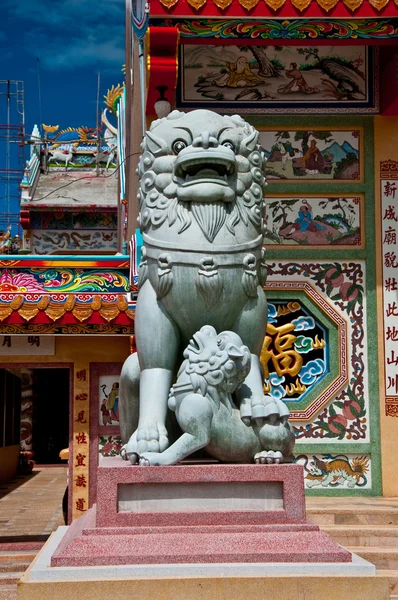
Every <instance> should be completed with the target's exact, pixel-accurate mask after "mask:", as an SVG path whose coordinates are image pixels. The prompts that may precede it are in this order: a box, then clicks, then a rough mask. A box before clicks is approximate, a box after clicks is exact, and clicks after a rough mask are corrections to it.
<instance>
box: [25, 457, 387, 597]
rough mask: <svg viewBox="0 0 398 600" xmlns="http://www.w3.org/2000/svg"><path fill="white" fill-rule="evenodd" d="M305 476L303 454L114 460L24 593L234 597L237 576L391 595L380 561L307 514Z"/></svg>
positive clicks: (263, 590) (268, 590)
mask: <svg viewBox="0 0 398 600" xmlns="http://www.w3.org/2000/svg"><path fill="white" fill-rule="evenodd" d="M303 482H304V480H303V472H302V467H301V466H299V465H293V464H288V465H218V464H210V465H209V464H208V465H177V466H172V467H133V466H131V465H130V464H128V463H126V462H123V461H121V460H120V459H118V458H107V459H104V460H103V461H102V463H101V465H100V467H99V469H98V481H97V505H96V506H93V507H92V508H91V509H90V510H89V511H88V512H87V513H86V514H85V515H84V516H83V517H82V518H81V519H79V520H78V521H75V522H74V523H73V524H72V525H71V526H70V527H69V528H59V530H58V531H57V532H56V533H55V534H54V535H53V537H52V538H51V539H50V540H49V542H48V544H47V545H46V546H45V547H44V549H43V550H42V551H41V553H39V555H38V558H37V559H36V560H35V561H34V563H33V565H32V566H31V568H30V569H29V570H28V571H27V573H26V574H25V576H24V578H23V580H22V582H21V584H20V586H19V596H18V597H19V598H20V600H25V599H27V598H29V600H34V599H35V597H36V596H34V595H32V591H35V590H40V593H43V591H46V594H47V593H48V595H45V596H44V595H43V596H41V597H51V598H52V600H60V599H61V598H62V599H65V600H66V598H70V597H72V595H71V594H72V592H73V590H75V589H81V586H83V588H84V594H83V596H81V597H85V598H90V597H91V595H92V596H94V595H95V596H96V598H104V599H108V598H109V600H110V599H111V598H112V600H114V598H118V600H123V599H124V598H126V599H127V598H131V596H132V595H134V596H136V595H137V594H138V593H141V590H142V593H143V594H145V596H148V594H150V595H154V596H155V597H157V598H159V599H160V598H161V599H165V600H166V599H169V598H170V600H174V599H175V597H176V596H180V595H181V594H183V595H184V598H188V600H189V599H191V598H192V600H197V599H198V600H199V598H206V599H207V598H209V597H212V596H214V597H217V600H224V599H225V600H229V597H230V595H231V593H232V592H231V590H230V585H232V584H233V587H234V597H235V598H236V597H240V595H242V598H243V594H244V595H245V598H246V597H247V595H251V596H254V598H260V597H261V598H262V597H265V596H268V597H270V598H273V597H277V596H278V600H285V599H286V600H290V599H292V600H293V598H294V599H295V600H296V598H297V597H302V598H303V599H304V598H305V600H307V599H308V600H313V599H314V600H315V598H319V594H318V595H317V593H318V592H319V590H320V587H319V586H321V587H322V588H323V589H324V590H329V591H327V594H326V593H323V596H324V597H326V598H328V599H329V598H330V599H337V600H343V598H344V600H345V599H346V596H347V594H348V590H350V591H349V594H350V598H351V599H356V598H357V597H358V600H359V598H360V599H361V600H387V599H388V580H387V579H381V578H376V577H374V573H375V568H374V566H373V565H371V564H370V563H367V562H366V561H364V560H362V559H360V558H359V557H357V556H355V555H352V554H351V553H350V552H349V551H347V550H345V549H344V548H342V547H341V546H339V545H338V544H336V543H335V542H334V541H333V540H332V539H331V538H330V537H329V536H328V535H327V534H326V533H324V532H321V531H320V529H319V527H318V526H317V525H315V524H313V523H310V522H308V521H307V520H306V516H305V499H304V483H303ZM260 580H261V585H260ZM348 581H350V584H348V583H347V582H348ZM332 582H333V584H332ZM122 583H123V585H122ZM74 586H77V587H76V588H75V587H74ZM79 586H80V587H79ZM353 589H355V590H360V594H358V596H356V595H355V594H356V592H355V593H354V595H353ZM144 590H145V592H144ZM205 590H206V591H205ZM298 590H301V591H302V595H301V596H300V595H297V594H298ZM73 593H74V592H73ZM300 593H301V592H300ZM68 594H69V595H68ZM37 597H39V596H37Z"/></svg>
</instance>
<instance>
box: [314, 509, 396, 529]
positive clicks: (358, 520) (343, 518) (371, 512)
mask: <svg viewBox="0 0 398 600" xmlns="http://www.w3.org/2000/svg"><path fill="white" fill-rule="evenodd" d="M307 518H308V519H309V520H310V521H313V522H314V523H317V524H318V525H320V526H321V527H323V526H324V525H381V526H383V525H384V526H387V525H398V509H395V508H391V509H385V508H371V507H369V508H368V507H366V509H365V510H364V509H363V508H362V507H361V508H360V509H354V508H353V509H347V508H339V507H336V508H331V507H325V508H324V509H318V508H308V507H307Z"/></svg>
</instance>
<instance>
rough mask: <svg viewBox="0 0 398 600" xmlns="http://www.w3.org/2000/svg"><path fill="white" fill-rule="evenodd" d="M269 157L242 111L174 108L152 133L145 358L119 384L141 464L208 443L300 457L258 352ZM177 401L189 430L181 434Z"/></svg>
mask: <svg viewBox="0 0 398 600" xmlns="http://www.w3.org/2000/svg"><path fill="white" fill-rule="evenodd" d="M264 163H265V158H264V155H263V152H262V150H261V148H260V146H259V144H258V132H257V131H256V130H255V129H254V128H253V127H252V126H251V125H249V124H248V123H246V122H245V121H244V120H243V119H242V118H241V117H239V116H237V115H233V116H221V115H219V114H217V113H214V112H211V111H208V110H196V111H192V112H190V113H187V114H185V113H182V112H179V111H173V112H172V113H170V114H169V115H168V116H167V117H165V118H163V119H159V120H158V121H155V122H154V123H152V125H151V128H150V130H149V131H148V132H147V134H146V136H145V138H144V141H143V143H142V155H141V158H140V161H139V166H138V173H139V178H140V183H139V190H138V198H139V202H140V216H139V225H140V228H141V232H142V236H143V241H144V248H143V253H142V261H141V264H140V267H139V286H140V289H139V294H138V300H137V308H136V318H135V334H136V345H137V353H136V354H133V355H131V356H130V357H129V358H128V359H127V360H126V362H125V364H124V365H123V369H122V373H121V379H120V389H119V392H120V395H119V415H120V427H121V435H122V441H123V443H124V447H123V450H122V455H123V457H124V458H126V459H128V458H129V459H130V461H131V462H132V463H137V462H140V463H141V464H172V463H174V462H178V461H179V460H181V459H182V458H184V457H185V456H188V455H189V454H191V453H192V452H194V451H195V450H197V449H199V448H204V447H205V448H206V450H207V451H208V452H209V454H211V455H212V456H215V457H216V458H219V459H220V460H223V461H228V462H252V461H253V460H258V461H259V462H265V461H266V462H275V461H277V462H281V461H283V460H290V459H291V454H292V450H293V446H294V436H293V434H292V432H291V431H290V429H289V425H288V423H287V417H288V414H289V411H288V409H287V408H286V406H285V405H284V404H283V403H282V402H280V401H275V400H273V399H272V398H267V397H266V396H264V392H263V373H262V367H261V363H260V359H259V355H260V351H261V347H262V344H263V340H264V336H265V332H266V326H267V301H266V299H265V295H264V291H263V285H264V283H265V279H266V265H265V262H264V250H263V217H264V200H263V196H264V189H265V185H266V183H265V177H264ZM221 332H224V333H221ZM217 333H219V335H218V336H217ZM219 341H220V344H221V346H222V349H221V350H220V349H219V350H217V348H218V346H217V344H218V342H219ZM188 342H189V343H188ZM187 344H188V345H187ZM197 345H198V346H199V348H196V346H197ZM216 346H217V348H216ZM221 346H220V348H221ZM184 347H186V348H187V349H186V350H185V354H184V357H185V362H184V363H183V365H182V367H181V369H180V370H179V374H178V376H177V383H175V384H174V385H173V382H174V381H175V376H176V373H177V371H178V369H179V366H180V364H181V361H182V359H183V355H182V350H183V348H184ZM227 347H228V348H229V351H230V352H231V353H232V354H231V355H229V354H228V352H229V351H228V350H227ZM210 349H211V350H210ZM208 352H210V354H211V353H212V352H214V354H212V355H211V356H210V355H209V356H208V359H207V358H206V356H207V354H208ZM217 352H221V353H223V356H224V358H225V357H226V356H227V355H228V356H229V358H228V360H227V361H226V362H225V365H224V366H223V368H222V369H220V370H219V374H217V377H219V378H220V377H222V382H221V381H220V382H218V381H216V380H214V381H212V382H211V378H212V377H213V375H212V374H213V373H214V372H215V371H217V369H213V367H214V365H215V364H216V363H218V361H219V360H220V356H218V355H217ZM203 353H204V354H203ZM225 353H226V354H225ZM234 353H235V354H236V356H235V355H234ZM195 356H197V360H196V359H195ZM194 365H195V368H194ZM229 368H231V369H233V371H234V373H235V370H236V375H235V374H234V375H233V376H231V378H229V375H228V369H229ZM195 369H199V370H195ZM201 369H203V373H202V372H201ZM191 370H192V372H191ZM217 372H218V371H217ZM202 376H203V377H202ZM199 381H200V382H201V385H202V387H200V385H199V387H197V383H198V382H199ZM204 382H206V386H207V388H206V386H205V384H204ZM210 383H211V385H210ZM181 385H182V386H188V387H187V388H186V389H185V388H184V389H185V391H181V388H180V386H181ZM171 388H173V391H172V392H171V395H170V398H169V394H170V390H171ZM187 407H188V408H187ZM169 408H170V409H171V410H173V411H175V415H176V417H177V421H178V423H179V425H180V427H181V429H182V431H183V434H182V435H181V436H180V437H179V438H178V439H176V440H175V441H174V440H171V439H169V438H171V433H172V432H171V429H170V427H168V426H166V418H167V417H168V412H170V411H169ZM189 410H191V411H192V418H191V419H190V418H189V416H187V415H189ZM186 411H188V413H187V412H186ZM190 421H192V424H191V425H189V424H188V423H189V422H190ZM194 422H197V426H194ZM192 427H193V428H194V429H192ZM191 429H192V430H191ZM171 441H174V443H172V444H171V445H170V442H171ZM259 453H263V454H262V455H261V456H258V457H257V458H256V459H254V456H255V455H256V454H259ZM264 453H265V454H264Z"/></svg>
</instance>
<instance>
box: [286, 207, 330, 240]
mask: <svg viewBox="0 0 398 600" xmlns="http://www.w3.org/2000/svg"><path fill="white" fill-rule="evenodd" d="M323 229H325V227H324V226H323V225H321V224H320V223H317V222H316V221H314V220H313V218H312V207H311V204H310V203H309V202H308V200H303V203H302V205H301V206H300V210H299V214H298V217H297V219H296V220H295V222H294V223H292V224H291V225H288V226H287V227H286V228H285V229H284V230H283V231H282V230H281V231H280V233H281V235H283V236H284V237H288V236H289V235H291V234H292V233H293V232H294V231H312V232H316V231H318V230H323Z"/></svg>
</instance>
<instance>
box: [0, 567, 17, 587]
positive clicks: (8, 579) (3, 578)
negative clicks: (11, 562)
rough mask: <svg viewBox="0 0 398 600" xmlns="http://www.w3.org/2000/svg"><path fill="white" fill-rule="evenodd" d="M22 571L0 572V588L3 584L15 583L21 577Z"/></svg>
mask: <svg viewBox="0 0 398 600" xmlns="http://www.w3.org/2000/svg"><path fill="white" fill-rule="evenodd" d="M22 575H23V572H22V571H21V572H18V571H14V572H11V573H0V589H1V588H2V587H3V586H7V585H8V586H11V585H17V583H18V581H19V580H20V579H21V577H22Z"/></svg>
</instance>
